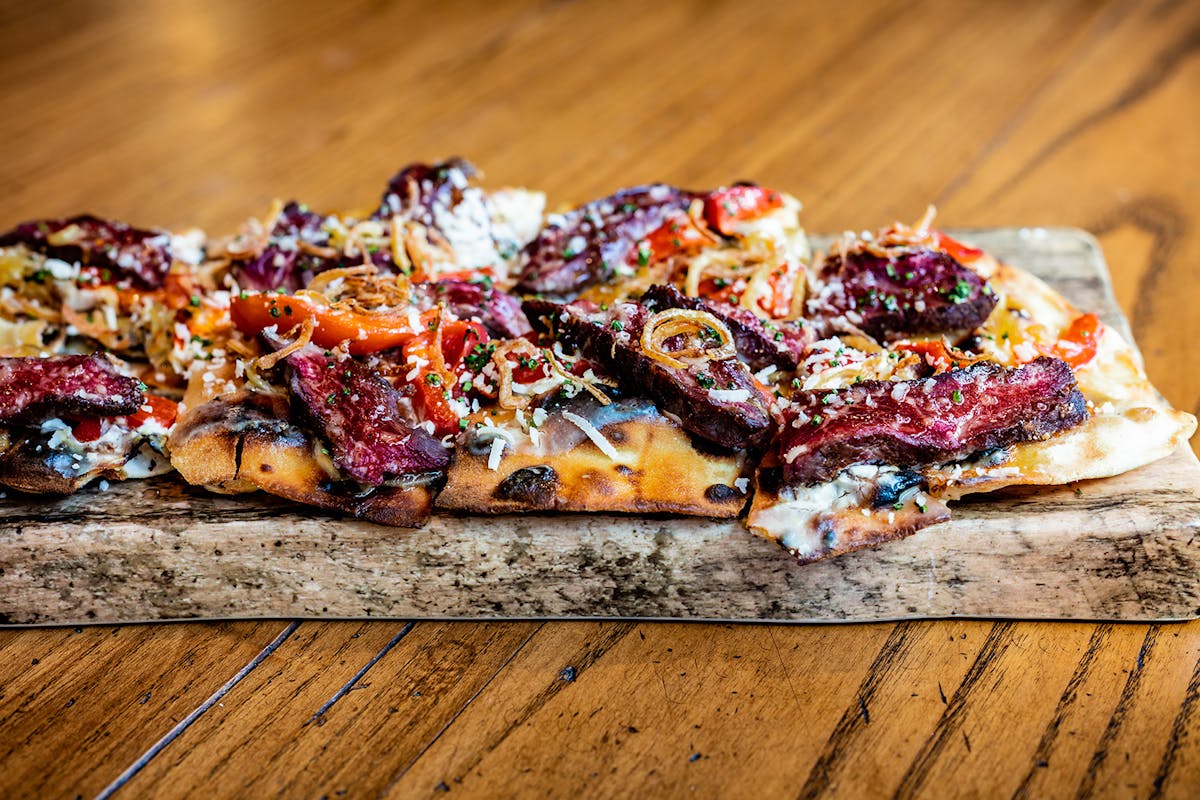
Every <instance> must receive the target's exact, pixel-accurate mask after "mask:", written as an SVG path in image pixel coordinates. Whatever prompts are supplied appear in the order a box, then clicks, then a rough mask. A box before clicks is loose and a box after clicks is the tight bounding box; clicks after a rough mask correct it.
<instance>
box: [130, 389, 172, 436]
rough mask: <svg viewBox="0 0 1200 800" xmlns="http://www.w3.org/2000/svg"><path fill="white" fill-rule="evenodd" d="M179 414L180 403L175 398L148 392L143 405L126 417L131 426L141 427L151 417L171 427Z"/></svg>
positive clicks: (166, 426)
mask: <svg viewBox="0 0 1200 800" xmlns="http://www.w3.org/2000/svg"><path fill="white" fill-rule="evenodd" d="M178 414H179V404H178V403H176V402H175V401H174V400H169V399H167V398H165V397H159V396H158V395H153V394H148V395H146V402H145V403H143V404H142V407H141V408H139V409H138V410H137V411H135V412H134V413H132V414H130V415H129V416H128V417H126V418H125V419H126V420H127V421H128V425H129V427H130V428H140V427H141V426H142V425H143V424H144V423H145V422H146V420H149V419H153V420H154V421H156V422H158V423H159V424H160V425H162V426H163V427H164V428H169V427H171V426H172V425H174V424H175V417H176V416H178Z"/></svg>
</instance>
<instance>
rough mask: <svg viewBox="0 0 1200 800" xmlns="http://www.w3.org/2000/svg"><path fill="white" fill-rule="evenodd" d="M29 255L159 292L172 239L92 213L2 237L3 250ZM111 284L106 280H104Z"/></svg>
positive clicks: (19, 228)
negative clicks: (94, 270) (22, 247)
mask: <svg viewBox="0 0 1200 800" xmlns="http://www.w3.org/2000/svg"><path fill="white" fill-rule="evenodd" d="M16 244H23V245H25V246H26V247H28V248H29V249H30V250H33V251H35V252H38V253H42V254H44V255H47V256H51V257H53V258H59V259H62V260H64V261H72V262H74V261H78V262H79V263H80V264H82V265H83V266H85V267H98V268H100V269H107V270H111V271H112V273H113V275H112V279H113V280H114V281H116V282H121V281H122V280H128V281H129V282H130V283H132V284H134V285H136V286H138V287H139V288H142V289H158V288H160V287H161V286H162V285H163V279H164V277H165V276H166V274H167V270H169V269H170V267H171V259H172V255H171V236H170V234H168V233H165V232H163V231H151V230H144V229H141V228H134V227H133V226H131V225H128V224H126V223H124V222H118V221H117V220H108V219H101V218H99V217H94V216H92V215H90V214H84V215H81V216H77V217H68V218H66V219H43V220H34V221H32V222H23V223H21V224H20V225H18V226H17V227H15V228H13V229H12V230H10V231H8V232H7V233H4V234H2V235H0V247H9V246H11V245H16ZM104 282H105V283H107V282H108V281H107V280H104Z"/></svg>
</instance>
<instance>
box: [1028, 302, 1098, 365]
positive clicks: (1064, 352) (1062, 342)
mask: <svg viewBox="0 0 1200 800" xmlns="http://www.w3.org/2000/svg"><path fill="white" fill-rule="evenodd" d="M1100 329H1101V325H1100V318H1099V317H1097V316H1096V315H1095V314H1080V315H1079V316H1078V317H1076V318H1075V319H1074V320H1072V322H1071V324H1070V325H1068V326H1067V329H1066V330H1065V331H1063V334H1062V336H1060V337H1059V338H1058V341H1057V342H1055V343H1054V344H1053V345H1051V346H1049V347H1039V348H1038V350H1039V351H1040V352H1041V353H1042V355H1047V356H1053V357H1055V358H1061V359H1062V360H1063V361H1065V362H1067V363H1068V364H1070V365H1071V366H1072V367H1076V368H1078V367H1082V366H1083V365H1084V364H1086V363H1088V362H1089V361H1091V360H1092V359H1093V358H1095V356H1096V348H1097V347H1098V346H1099V343H1100Z"/></svg>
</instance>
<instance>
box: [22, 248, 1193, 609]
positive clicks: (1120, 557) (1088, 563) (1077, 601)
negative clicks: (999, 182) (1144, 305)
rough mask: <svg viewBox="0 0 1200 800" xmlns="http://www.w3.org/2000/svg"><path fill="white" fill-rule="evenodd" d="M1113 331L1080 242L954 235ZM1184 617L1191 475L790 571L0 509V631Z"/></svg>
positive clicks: (582, 522)
mask: <svg viewBox="0 0 1200 800" xmlns="http://www.w3.org/2000/svg"><path fill="white" fill-rule="evenodd" d="M960 235H961V236H962V237H963V238H964V239H966V240H967V241H970V242H973V243H976V244H978V245H980V246H982V247H985V248H986V249H988V250H990V251H992V252H994V253H996V254H997V255H999V256H1000V257H1001V258H1003V259H1005V260H1008V261H1010V262H1012V263H1014V264H1017V265H1019V266H1022V267H1025V268H1026V269H1029V270H1031V271H1033V272H1034V273H1036V274H1037V275H1040V276H1041V277H1043V278H1045V279H1047V280H1048V281H1049V282H1050V283H1052V284H1053V285H1055V286H1056V287H1057V288H1058V289H1059V290H1060V291H1062V292H1063V293H1064V294H1065V295H1066V296H1067V297H1069V298H1070V299H1071V300H1073V301H1074V302H1075V303H1076V304H1078V305H1079V306H1081V307H1083V308H1086V309H1092V310H1096V311H1098V312H1100V313H1101V314H1102V315H1103V317H1104V318H1105V320H1106V321H1107V322H1108V323H1110V324H1112V325H1114V326H1116V327H1117V328H1118V329H1120V330H1121V331H1122V332H1124V333H1125V334H1126V335H1128V330H1129V328H1128V325H1127V323H1126V321H1125V319H1124V317H1122V315H1121V313H1120V310H1119V309H1118V307H1117V305H1116V302H1115V300H1114V298H1113V295H1112V290H1111V286H1110V284H1109V279H1108V272H1107V269H1106V267H1105V264H1104V259H1103V256H1102V254H1101V252H1100V248H1099V246H1098V244H1097V243H1096V241H1095V240H1094V239H1093V238H1092V237H1091V236H1089V235H1087V234H1085V233H1083V232H1081V231H1077V230H1070V229H1002V230H980V231H965V232H962V233H961V234H960ZM953 616H970V617H1020V618H1027V619H1117V620H1139V621H1148V620H1173V619H1186V618H1192V617H1196V616H1200V463H1197V461H1196V457H1195V456H1194V455H1193V454H1192V452H1191V450H1190V449H1188V448H1186V447H1184V448H1181V449H1180V450H1179V451H1178V452H1176V453H1175V454H1174V455H1173V456H1171V457H1170V458H1167V459H1164V460H1163V461H1160V462H1158V463H1156V464H1152V465H1150V466H1147V467H1144V468H1142V469H1140V470H1136V471H1134V472H1131V473H1128V474H1126V475H1122V476H1119V477H1116V478H1109V479H1106V480H1099V481H1085V482H1081V483H1078V484H1073V485H1071V486H1067V487H1058V488H1051V489H1048V490H1047V489H1013V490H1006V491H1004V492H1002V493H997V494H995V495H990V496H986V497H977V498H972V499H968V500H965V501H963V502H961V503H958V504H957V505H956V507H955V508H954V519H953V520H952V521H951V522H949V523H945V524H942V525H937V526H934V527H932V528H928V529H926V530H924V531H921V532H919V533H918V534H916V535H914V536H912V537H910V538H908V539H905V540H904V541H901V542H896V543H893V544H889V545H886V546H884V547H881V548H879V549H877V550H869V551H863V552H859V553H854V554H851V555H849V556H843V557H841V558H837V559H833V560H831V561H827V562H822V563H817V564H812V565H809V566H803V567H802V566H798V565H796V564H795V563H793V562H792V561H791V559H790V558H788V556H786V555H785V554H784V553H783V552H782V551H781V550H779V549H778V548H776V547H775V546H774V545H772V544H769V543H767V542H765V541H762V540H759V539H755V538H754V537H752V536H751V535H750V534H749V533H747V532H746V531H745V530H744V529H743V528H742V527H741V525H740V523H738V522H736V521H728V522H715V521H711V520H697V519H671V518H646V517H619V516H597V515H578V516H571V515H558V516H547V515H536V514H518V515H510V516H502V517H490V518H488V517H468V516H451V515H445V514H441V515H438V516H436V517H435V518H434V519H433V520H432V522H431V523H430V524H429V525H428V526H426V527H425V528H423V529H421V530H417V531H408V530H399V529H392V528H384V527H381V526H378V525H372V524H369V523H364V522H358V521H352V520H347V519H341V518H337V517H332V516H328V515H325V514H322V513H320V512H318V511H315V510H310V509H306V508H300V507H297V506H295V505H293V504H289V503H286V502H284V501H281V500H276V499H274V498H271V497H267V496H263V495H255V496H241V497H225V496H219V495H212V494H208V493H206V492H204V491H203V490H200V489H194V488H191V487H187V486H183V485H181V484H180V483H178V482H177V481H175V480H173V479H171V478H169V477H168V478H164V479H159V480H156V481H152V482H136V481H135V482H130V483H127V484H120V485H114V486H113V487H111V488H110V489H109V490H108V491H105V492H102V491H99V490H98V489H95V488H93V489H88V490H85V491H83V492H81V493H79V494H77V495H75V496H72V497H68V498H66V499H63V500H58V501H51V502H47V501H43V500H38V499H30V498H28V497H24V496H22V497H16V496H11V495H10V496H9V497H7V498H5V499H3V500H0V623H3V624H19V625H24V624H61V623H79V622H118V621H120V622H128V621H140V620H168V619H211V618H230V617H324V618H329V617H402V618H414V617H422V618H425V617H456V618H481V619H483V618H487V619H494V618H517V617H554V618H579V617H663V618H679V619H697V620H699V619H710V620H711V619H719V620H758V619H763V620H790V621H798V622H800V621H803V622H817V621H820V622H833V621H848V620H858V621H865V620H883V619H905V618H928V617H953Z"/></svg>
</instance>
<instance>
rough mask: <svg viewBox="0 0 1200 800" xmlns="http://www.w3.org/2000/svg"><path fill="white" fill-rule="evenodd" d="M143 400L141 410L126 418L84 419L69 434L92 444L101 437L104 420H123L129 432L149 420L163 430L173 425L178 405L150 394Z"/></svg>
mask: <svg viewBox="0 0 1200 800" xmlns="http://www.w3.org/2000/svg"><path fill="white" fill-rule="evenodd" d="M145 400H146V402H144V403H143V404H142V407H141V408H139V409H138V410H137V411H135V412H134V413H132V414H130V415H129V416H126V417H84V418H82V419H80V420H78V421H77V422H75V423H74V424H73V425H72V426H71V433H72V434H73V435H74V436H75V439H76V441H80V442H94V441H96V440H97V439H99V438H100V437H101V436H102V435H103V433H104V430H103V423H104V420H106V419H107V420H111V421H113V422H114V423H116V422H119V421H120V420H122V419H123V420H125V425H124V427H126V428H128V429H129V430H136V429H138V428H140V427H142V425H144V424H145V423H146V420H149V419H153V420H155V421H157V422H158V423H159V424H160V425H162V426H163V427H164V428H169V427H171V426H172V425H174V424H175V417H176V416H177V415H178V414H179V404H178V403H176V402H175V401H174V400H168V399H167V398H165V397H158V396H157V395H152V394H148V395H146V398H145Z"/></svg>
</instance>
